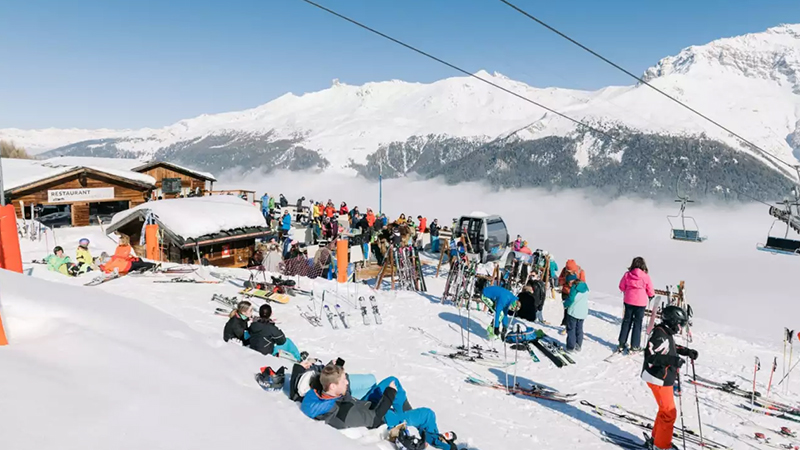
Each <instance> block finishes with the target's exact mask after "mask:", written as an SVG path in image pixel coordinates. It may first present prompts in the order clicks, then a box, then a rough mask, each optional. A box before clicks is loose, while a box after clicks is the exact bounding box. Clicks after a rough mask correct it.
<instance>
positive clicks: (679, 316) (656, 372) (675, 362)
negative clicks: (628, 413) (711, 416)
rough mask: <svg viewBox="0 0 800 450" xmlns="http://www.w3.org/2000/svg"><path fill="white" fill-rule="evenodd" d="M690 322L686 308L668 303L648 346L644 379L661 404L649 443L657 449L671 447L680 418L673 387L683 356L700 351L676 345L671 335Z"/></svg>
mask: <svg viewBox="0 0 800 450" xmlns="http://www.w3.org/2000/svg"><path fill="white" fill-rule="evenodd" d="M687 322H688V316H687V315H686V311H684V310H683V309H682V308H680V307H678V306H674V305H672V306H667V307H666V308H664V310H663V311H662V312H661V323H659V324H658V325H657V326H656V327H655V328H653V332H652V333H651V334H650V339H649V340H648V341H647V348H645V353H644V366H643V367H642V379H643V380H644V381H646V382H647V386H648V387H649V388H650V390H652V391H653V396H654V397H655V399H656V403H657V404H658V415H656V420H655V423H654V424H653V436H652V442H651V443H649V445H650V447H651V448H653V449H654V450H666V449H671V448H672V431H673V426H674V424H675V419H676V418H677V417H678V413H677V411H676V410H675V399H674V394H673V389H672V386H673V383H675V379H676V378H677V377H678V376H679V375H678V371H679V370H680V368H681V366H682V365H683V363H684V360H683V358H681V356H688V357H689V358H691V359H692V360H695V359H697V355H698V354H697V350H692V349H690V348H686V347H681V346H680V345H675V340H674V339H673V337H672V336H673V335H675V334H678V333H680V332H681V328H682V327H684V326H686V323H687Z"/></svg>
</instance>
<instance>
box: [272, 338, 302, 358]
mask: <svg viewBox="0 0 800 450" xmlns="http://www.w3.org/2000/svg"><path fill="white" fill-rule="evenodd" d="M281 350H283V351H284V352H286V353H288V354H290V355H292V356H294V358H295V359H296V360H298V361H300V360H301V359H303V358H302V357H301V356H300V350H298V349H297V346H296V345H294V342H293V341H292V340H291V339H289V338H286V342H284V343H283V344H281V345H277V344H275V345H274V346H273V348H272V355H273V356H278V352H280V351H281Z"/></svg>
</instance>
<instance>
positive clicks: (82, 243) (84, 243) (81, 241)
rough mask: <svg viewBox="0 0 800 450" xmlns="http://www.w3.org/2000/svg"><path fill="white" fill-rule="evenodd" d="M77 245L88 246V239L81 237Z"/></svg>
mask: <svg viewBox="0 0 800 450" xmlns="http://www.w3.org/2000/svg"><path fill="white" fill-rule="evenodd" d="M78 245H80V246H81V247H88V246H89V239H86V238H81V240H80V241H78Z"/></svg>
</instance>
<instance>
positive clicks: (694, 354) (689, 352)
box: [675, 345, 699, 361]
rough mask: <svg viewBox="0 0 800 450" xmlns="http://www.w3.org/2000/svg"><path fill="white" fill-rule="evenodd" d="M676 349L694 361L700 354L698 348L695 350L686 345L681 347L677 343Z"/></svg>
mask: <svg viewBox="0 0 800 450" xmlns="http://www.w3.org/2000/svg"><path fill="white" fill-rule="evenodd" d="M675 350H676V351H677V352H678V354H679V355H682V356H688V357H689V358H690V359H691V360H692V361H694V360H695V359H697V357H698V356H699V353H697V350H694V349H691V348H686V347H681V346H680V345H676V346H675Z"/></svg>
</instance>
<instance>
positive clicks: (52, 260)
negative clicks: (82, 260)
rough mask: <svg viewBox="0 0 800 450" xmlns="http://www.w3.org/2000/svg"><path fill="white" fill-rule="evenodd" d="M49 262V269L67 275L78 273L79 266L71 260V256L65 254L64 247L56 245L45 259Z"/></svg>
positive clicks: (46, 262)
mask: <svg viewBox="0 0 800 450" xmlns="http://www.w3.org/2000/svg"><path fill="white" fill-rule="evenodd" d="M44 262H45V264H47V270H52V271H53V272H59V273H62V274H64V275H67V276H75V275H77V274H78V267H77V266H76V265H75V264H73V263H72V261H70V259H69V256H67V255H65V254H64V249H63V248H61V247H60V246H56V247H55V248H54V249H53V254H52V255H47V257H46V258H45V259H44Z"/></svg>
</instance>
